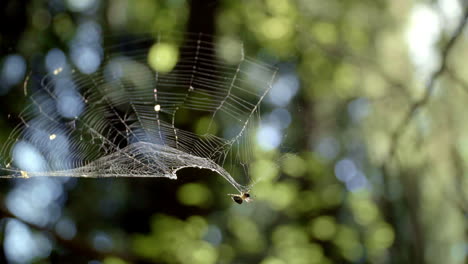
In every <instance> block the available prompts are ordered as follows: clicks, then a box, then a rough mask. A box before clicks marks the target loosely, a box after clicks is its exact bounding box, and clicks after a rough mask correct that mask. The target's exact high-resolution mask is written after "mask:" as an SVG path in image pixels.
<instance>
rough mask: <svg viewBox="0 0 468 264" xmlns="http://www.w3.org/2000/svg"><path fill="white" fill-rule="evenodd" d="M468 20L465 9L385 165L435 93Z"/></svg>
mask: <svg viewBox="0 0 468 264" xmlns="http://www.w3.org/2000/svg"><path fill="white" fill-rule="evenodd" d="M467 20H468V8H467V9H465V12H464V15H463V17H462V19H461V21H460V24H459V25H458V27H457V29H456V30H455V32H454V33H453V35H452V36H451V37H450V39H449V41H448V42H447V44H446V45H445V46H444V47H443V48H442V52H441V62H440V66H439V68H438V69H437V70H436V71H435V72H434V73H433V74H432V75H431V76H430V78H429V80H428V82H427V85H426V90H425V93H424V95H423V97H422V98H421V99H419V100H417V101H416V102H414V103H413V104H412V105H411V106H410V109H409V110H408V112H407V113H406V114H405V116H404V118H403V119H402V120H401V122H400V124H399V125H398V126H397V128H396V129H395V131H394V132H393V134H392V136H391V139H390V150H389V152H388V156H387V158H386V160H385V161H384V163H387V162H390V161H391V160H393V158H394V156H395V152H396V150H397V148H398V144H399V142H400V139H401V136H402V135H403V134H404V132H405V131H406V129H407V128H408V126H409V124H410V122H411V120H412V119H413V118H414V116H415V114H416V112H417V110H419V109H420V108H421V107H423V106H425V105H426V104H427V103H428V102H429V99H430V98H431V95H432V93H433V91H434V87H435V83H436V81H437V79H438V78H439V77H440V76H441V75H442V74H443V73H444V71H445V70H446V69H447V62H448V56H449V53H450V51H451V50H452V48H453V46H454V45H455V43H456V42H457V40H458V38H459V37H460V36H461V35H462V32H463V29H464V28H465V25H466V23H467ZM384 166H385V165H384Z"/></svg>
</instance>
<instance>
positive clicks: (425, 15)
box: [0, 0, 468, 264]
mask: <svg viewBox="0 0 468 264" xmlns="http://www.w3.org/2000/svg"><path fill="white" fill-rule="evenodd" d="M467 14H468V9H467V3H466V1H464V0H430V1H429V0H420V1H406V0H392V1H383V0H359V1H358V0H327V1H319V0H220V1H216V0H214V1H201V0H193V1H184V0H167V1H162V0H157V1H154V0H138V1H129V0H113V1H99V0H50V1H44V0H33V1H25V0H11V1H1V2H0V29H1V31H0V34H1V35H0V46H1V49H0V50H1V52H0V100H1V104H2V107H1V109H0V142H2V143H3V142H5V141H6V140H7V137H8V135H9V133H10V132H11V130H12V129H13V127H14V126H15V125H16V124H17V123H15V121H14V120H13V119H11V118H10V119H8V116H9V115H12V116H14V115H17V114H18V113H19V112H20V111H21V109H23V108H24V107H25V106H26V105H27V104H28V103H29V102H28V100H27V98H25V97H24V91H23V82H24V81H25V78H26V76H27V75H28V72H30V71H31V70H33V69H38V68H39V69H41V68H42V69H46V70H47V69H49V68H54V67H55V65H60V64H61V63H65V62H67V63H70V64H73V65H75V66H76V65H78V66H80V65H79V64H80V63H81V64H83V63H84V65H85V66H86V65H87V64H86V63H88V64H89V63H91V64H92V63H97V64H99V63H100V58H101V57H100V55H101V53H102V48H103V47H102V39H103V38H104V37H105V36H112V35H113V34H122V33H123V34H139V33H147V32H156V31H169V32H172V31H173V32H193V33H198V32H203V33H206V34H211V35H213V36H216V37H218V38H220V39H223V40H224V41H226V43H225V44H224V45H225V47H226V48H227V49H229V45H234V46H235V44H237V43H240V42H243V43H244V48H245V49H246V51H247V52H248V53H249V54H253V56H254V57H257V58H258V59H260V60H263V61H266V62H268V63H271V64H274V65H276V66H277V67H278V69H279V71H278V77H277V79H276V81H275V83H274V85H273V87H272V89H271V91H270V94H269V95H268V96H267V97H266V98H265V102H264V104H263V106H262V123H261V126H260V127H259V129H258V130H257V131H256V133H257V136H256V138H257V141H256V143H255V144H256V145H255V146H253V149H254V150H255V151H254V156H255V158H254V159H253V160H252V161H251V162H252V178H261V179H262V180H261V181H259V182H258V183H257V184H256V185H255V186H254V188H253V190H252V194H253V195H255V202H253V203H250V204H247V205H244V204H243V205H237V204H235V203H233V202H232V201H231V200H230V199H229V198H228V197H227V196H226V192H225V190H229V188H228V187H229V186H228V183H227V182H225V181H223V180H221V179H220V177H219V176H217V175H214V174H213V173H211V172H206V174H205V177H200V173H199V172H198V173H197V172H193V175H191V174H192V173H191V171H190V170H189V171H188V172H185V173H184V177H181V178H182V179H180V180H177V181H171V180H168V179H118V178H116V179H79V180H75V179H64V180H60V179H50V178H41V179H37V178H35V179H17V180H1V181H0V194H1V195H0V208H1V210H0V214H1V219H0V241H1V247H0V262H1V263H90V264H98V263H104V264H124V263H204V264H205V263H206V264H210V263H261V264H282V263H288V264H289V263H291V264H294V263H304V264H305V263H324V264H326V263H434V264H439V263H453V264H457V263H460V264H461V263H467V259H468V221H467V215H468V172H467V170H468V163H467V161H468V122H467V120H466V116H467V114H466V113H467V112H466V111H467V110H468V106H467V105H468V104H467V103H468V29H467V26H466V25H465V24H466V19H467ZM83 40H85V42H86V43H88V44H89V45H88V46H83V45H75V43H76V42H77V41H83ZM233 43H234V44H233ZM193 122H194V123H193V127H196V125H197V120H193Z"/></svg>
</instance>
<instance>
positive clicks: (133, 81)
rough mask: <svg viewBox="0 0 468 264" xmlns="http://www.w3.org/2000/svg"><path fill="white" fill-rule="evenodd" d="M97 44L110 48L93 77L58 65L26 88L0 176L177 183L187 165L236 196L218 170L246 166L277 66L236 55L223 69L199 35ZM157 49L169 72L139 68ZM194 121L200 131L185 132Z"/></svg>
mask: <svg viewBox="0 0 468 264" xmlns="http://www.w3.org/2000/svg"><path fill="white" fill-rule="evenodd" d="M106 41H108V42H110V43H117V44H112V45H110V46H107V47H106V48H104V49H103V50H104V52H103V53H104V54H103V61H102V63H101V66H100V67H99V68H98V70H97V71H95V72H94V73H91V74H84V73H81V72H80V71H79V70H78V69H75V68H72V67H71V66H69V65H68V66H67V65H66V66H64V67H60V68H57V69H55V70H53V72H50V73H49V74H47V75H45V77H43V78H41V81H40V82H30V83H29V85H28V86H29V87H28V90H32V91H33V93H32V94H31V95H30V96H28V97H29V99H30V101H31V104H30V105H29V106H28V107H27V108H26V109H25V110H24V111H23V112H21V113H20V114H19V116H18V119H19V124H18V126H16V127H15V128H14V130H13V131H12V132H11V134H10V136H9V137H8V140H7V142H6V143H5V144H4V147H3V148H2V152H1V156H2V157H6V158H4V160H3V162H2V163H3V168H2V169H1V171H2V173H1V174H2V175H3V176H1V177H10V178H13V177H36V176H68V177H167V178H171V179H176V178H177V176H176V172H177V171H178V170H180V169H183V168H187V167H196V168H203V169H209V170H212V171H215V172H217V173H218V174H220V175H221V176H222V177H224V178H225V179H226V180H227V181H228V182H229V183H231V184H232V185H233V186H234V187H235V188H236V189H237V190H238V191H245V190H246V188H247V187H246V186H244V185H241V184H239V183H238V182H237V181H236V180H235V179H234V178H233V177H232V176H231V174H230V173H229V172H228V171H227V170H226V169H224V168H223V166H224V165H225V163H226V161H227V160H230V161H231V164H232V163H233V162H236V163H238V164H240V165H244V164H248V162H249V160H250V158H251V149H252V148H251V147H252V133H250V132H251V131H252V130H253V129H254V128H255V126H256V125H257V122H258V119H259V110H260V103H261V101H262V99H263V98H264V97H265V95H266V93H267V92H268V90H269V89H270V88H271V85H272V82H273V80H274V75H275V73H276V68H274V67H271V66H268V65H266V64H262V63H260V62H257V61H255V60H254V59H252V58H249V57H247V56H245V55H244V52H243V49H242V48H239V50H238V52H236V63H227V62H225V61H223V60H221V59H219V58H218V56H217V53H218V52H217V51H218V49H217V46H216V45H215V43H216V42H215V41H213V39H212V37H210V36H206V35H203V34H197V35H190V34H185V35H177V34H165V35H163V34H158V35H156V36H155V37H153V36H139V37H138V38H136V39H131V40H128V39H127V40H122V39H121V38H112V39H111V38H109V39H106ZM161 43H171V44H173V45H175V46H177V48H178V60H177V64H176V65H175V67H174V68H173V69H172V70H171V71H170V72H158V71H155V70H154V69H153V68H152V67H151V66H150V65H149V64H148V53H149V51H150V49H151V47H153V46H154V45H159V44H161ZM200 118H203V120H205V121H207V122H205V123H204V124H203V125H202V128H203V129H202V130H204V131H203V132H200V129H198V130H197V131H194V129H193V126H191V125H192V124H193V121H194V120H198V119H200ZM191 121H192V122H191ZM219 128H223V129H219Z"/></svg>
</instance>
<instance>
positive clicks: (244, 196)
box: [228, 191, 253, 204]
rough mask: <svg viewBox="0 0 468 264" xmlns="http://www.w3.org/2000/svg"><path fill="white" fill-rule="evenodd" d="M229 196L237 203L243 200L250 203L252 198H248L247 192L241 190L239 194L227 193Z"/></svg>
mask: <svg viewBox="0 0 468 264" xmlns="http://www.w3.org/2000/svg"><path fill="white" fill-rule="evenodd" d="M228 195H229V196H231V198H232V200H233V201H234V202H236V203H238V204H242V202H243V201H246V202H247V203H250V202H251V201H253V199H252V198H250V194H249V192H248V191H247V192H241V193H240V194H228Z"/></svg>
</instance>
